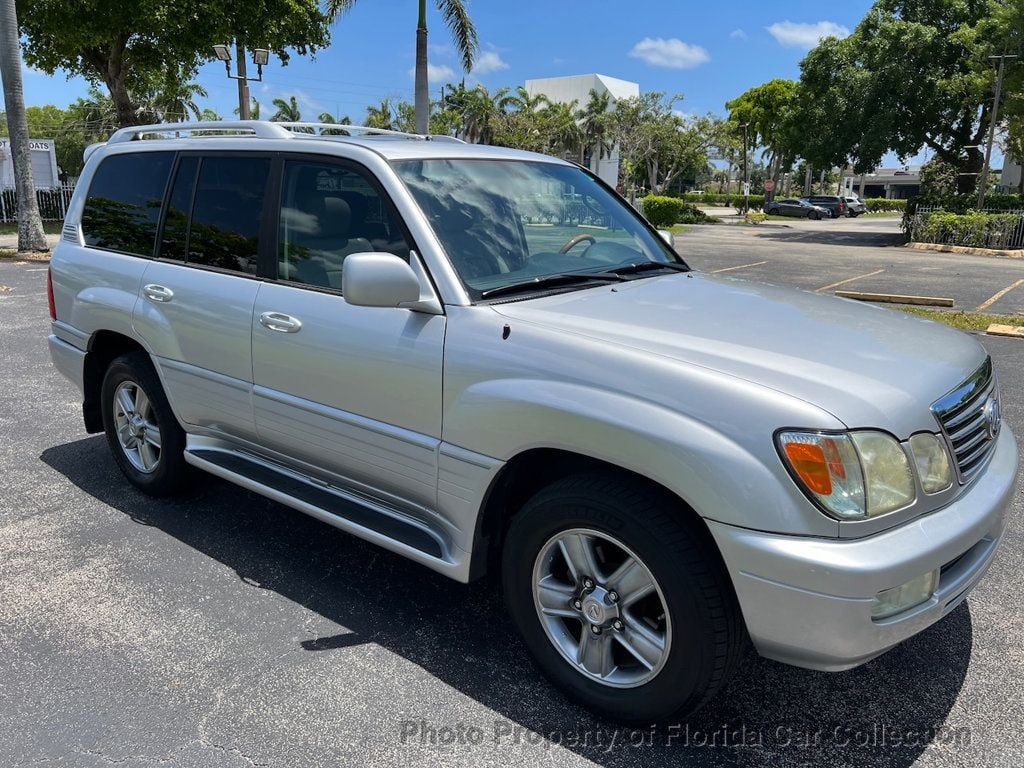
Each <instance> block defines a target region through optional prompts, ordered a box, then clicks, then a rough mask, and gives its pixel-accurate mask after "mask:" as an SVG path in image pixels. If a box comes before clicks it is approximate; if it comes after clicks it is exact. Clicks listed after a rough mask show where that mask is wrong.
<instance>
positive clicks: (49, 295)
mask: <svg viewBox="0 0 1024 768" xmlns="http://www.w3.org/2000/svg"><path fill="white" fill-rule="evenodd" d="M46 303H47V304H49V305H50V319H51V320H56V319H57V307H56V306H55V305H54V303H53V271H52V270H50V269H47V270H46Z"/></svg>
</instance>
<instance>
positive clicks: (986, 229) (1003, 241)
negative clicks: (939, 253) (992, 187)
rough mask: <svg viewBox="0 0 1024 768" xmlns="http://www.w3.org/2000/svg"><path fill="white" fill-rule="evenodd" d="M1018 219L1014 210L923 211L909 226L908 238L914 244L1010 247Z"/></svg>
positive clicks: (1019, 217)
mask: <svg viewBox="0 0 1024 768" xmlns="http://www.w3.org/2000/svg"><path fill="white" fill-rule="evenodd" d="M1020 220H1021V216H1020V214H1016V213H981V212H978V211H972V210H968V211H967V212H966V213H948V212H945V211H938V212H936V213H926V214H922V215H921V217H920V222H919V223H917V224H916V225H915V226H914V227H913V232H912V233H911V239H912V240H914V241H915V242H918V243H943V244H946V245H963V246H969V247H972V248H1008V247H1012V246H1013V243H1012V236H1013V232H1014V230H1015V229H1016V228H1017V226H1018V224H1019V223H1020Z"/></svg>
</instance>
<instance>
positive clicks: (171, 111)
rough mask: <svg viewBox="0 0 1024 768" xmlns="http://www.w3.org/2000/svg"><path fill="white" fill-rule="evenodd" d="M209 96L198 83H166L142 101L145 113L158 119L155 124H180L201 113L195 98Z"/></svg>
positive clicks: (197, 116) (197, 117) (201, 110)
mask: <svg viewBox="0 0 1024 768" xmlns="http://www.w3.org/2000/svg"><path fill="white" fill-rule="evenodd" d="M207 96H209V94H208V93H207V92H206V89H205V88H203V86H201V85H200V84H199V83H191V82H189V83H180V82H168V83H165V84H164V86H163V88H161V89H160V90H157V91H154V92H153V93H151V94H149V97H148V98H146V99H145V100H144V102H145V104H146V107H145V109H146V111H149V112H152V113H153V116H154V117H156V118H158V120H157V122H182V121H185V120H187V119H188V118H189V116H190V115H191V116H192V117H194V118H195V119H197V120H198V119H199V116H200V115H201V114H202V113H203V109H202V107H200V106H199V105H198V104H197V103H196V99H197V98H204V99H205V98H206V97H207Z"/></svg>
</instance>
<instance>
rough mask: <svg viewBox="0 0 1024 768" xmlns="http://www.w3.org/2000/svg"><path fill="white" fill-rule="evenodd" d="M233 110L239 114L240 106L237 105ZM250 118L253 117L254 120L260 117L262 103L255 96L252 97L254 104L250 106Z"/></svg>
mask: <svg viewBox="0 0 1024 768" xmlns="http://www.w3.org/2000/svg"><path fill="white" fill-rule="evenodd" d="M231 111H232V112H234V113H235V114H236V115H237V114H238V107H235V108H234V109H233V110H231ZM249 118H250V119H252V120H259V119H260V103H259V102H258V101H256V97H255V96H253V97H252V104H251V105H250V106H249Z"/></svg>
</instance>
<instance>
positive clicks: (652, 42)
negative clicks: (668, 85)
mask: <svg viewBox="0 0 1024 768" xmlns="http://www.w3.org/2000/svg"><path fill="white" fill-rule="evenodd" d="M629 55H630V56H632V57H633V58H634V59H641V60H643V61H645V62H647V63H648V64H650V65H651V66H652V67H667V68H669V69H691V68H693V67H697V66H700V65H701V64H703V63H705V62H706V61H710V59H711V56H709V55H708V52H707V51H706V50H704V49H703V48H701V47H700V46H699V45H690V44H689V43H684V42H683V41H682V40H680V39H678V38H675V37H673V38H669V39H668V40H665V39H664V38H661V37H645V38H644V39H643V40H641V41H640V42H639V43H637V44H636V45H634V46H633V50H631V51H630V52H629Z"/></svg>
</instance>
